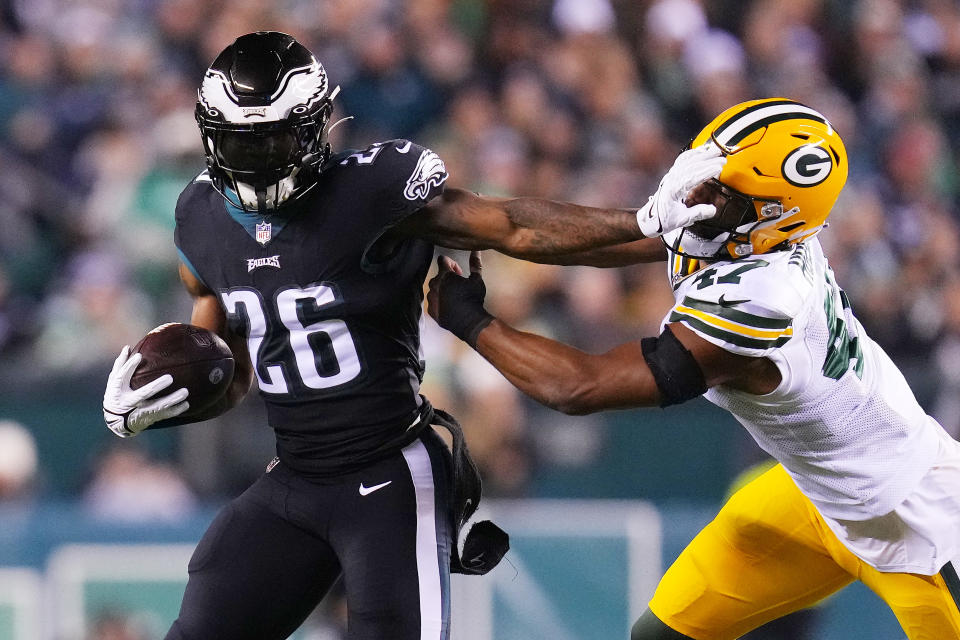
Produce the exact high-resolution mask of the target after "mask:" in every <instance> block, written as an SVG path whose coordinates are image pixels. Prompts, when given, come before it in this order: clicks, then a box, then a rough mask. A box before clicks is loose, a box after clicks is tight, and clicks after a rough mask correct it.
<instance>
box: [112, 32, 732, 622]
mask: <svg viewBox="0 0 960 640" xmlns="http://www.w3.org/2000/svg"><path fill="white" fill-rule="evenodd" d="M338 89H339V88H331V87H330V84H329V82H328V79H327V75H326V73H325V71H324V69H323V67H322V66H321V64H320V63H319V62H318V61H317V60H316V58H315V57H314V56H313V55H312V54H311V53H310V52H309V51H308V50H307V49H306V48H304V47H303V46H302V45H301V44H299V43H298V42H297V41H296V40H294V39H293V38H292V37H290V36H288V35H286V34H282V33H276V32H257V33H252V34H248V35H245V36H242V37H240V38H238V39H237V40H236V41H235V42H234V43H233V44H232V45H230V46H229V47H227V48H226V49H225V50H224V51H223V52H222V53H221V54H220V55H219V56H218V57H217V59H216V60H215V61H214V63H213V65H212V66H211V67H210V69H209V70H208V71H207V72H206V74H205V76H204V79H203V83H202V85H201V87H200V90H199V98H198V102H197V109H196V117H197V121H198V123H199V126H200V131H201V135H202V139H203V145H204V149H205V151H206V156H207V165H208V168H207V170H206V171H204V172H203V173H202V174H200V175H199V176H198V177H197V178H196V179H195V180H194V181H193V182H192V183H191V184H190V185H188V186H187V188H186V189H185V190H184V192H183V194H182V195H181V196H180V199H179V201H178V203H177V209H176V232H175V242H176V246H177V249H178V251H179V255H180V260H181V265H180V276H181V279H182V280H183V282H184V284H185V286H186V288H187V290H188V291H189V293H190V295H191V296H192V297H193V301H194V306H193V313H192V316H191V320H190V321H191V323H192V324H195V325H199V326H202V327H206V328H208V329H211V330H213V331H215V332H216V333H217V334H219V335H220V336H222V337H223V338H224V339H225V340H226V341H227V343H228V344H229V345H230V348H231V349H232V350H233V353H234V355H235V358H236V362H237V367H236V372H235V375H234V378H233V381H232V384H231V386H230V388H229V391H228V393H227V395H226V396H225V397H224V398H223V399H222V400H221V401H220V402H219V403H217V404H216V405H215V406H214V407H211V408H209V409H207V410H205V411H203V412H201V413H196V412H191V413H188V414H184V412H185V411H187V410H188V408H189V404H190V398H189V397H187V393H186V390H184V389H180V390H176V391H173V392H169V393H166V394H165V395H161V392H163V391H164V390H165V389H166V388H167V387H169V385H170V384H171V383H172V378H171V377H170V376H169V375H165V376H162V377H160V378H158V379H157V380H156V381H154V382H153V383H151V384H148V385H146V386H144V387H141V388H139V389H136V390H132V389H131V388H130V384H129V380H130V376H131V375H132V373H133V370H134V369H135V368H136V366H137V364H138V363H139V361H140V356H139V354H133V355H131V354H130V351H129V348H124V350H123V351H122V352H121V354H120V356H119V357H118V358H117V361H116V363H115V365H114V368H113V371H112V372H111V374H110V378H109V380H108V383H107V390H106V393H105V395H104V419H105V421H106V422H107V425H108V426H109V427H110V429H111V430H113V431H114V432H115V433H116V434H117V435H119V436H122V437H126V436H132V435H135V434H137V433H139V432H140V431H143V430H144V429H147V428H157V427H165V426H173V425H176V424H184V423H187V422H196V421H199V420H206V419H209V418H213V417H215V416H217V415H220V414H222V413H223V412H225V411H227V410H228V409H229V408H231V407H233V406H235V405H236V404H237V402H239V400H240V399H241V398H242V397H243V396H244V394H246V392H247V390H248V389H249V387H250V385H251V383H252V381H253V379H254V378H256V380H257V383H258V386H259V389H260V394H261V396H262V398H263V400H264V402H265V403H266V406H267V410H268V419H269V423H270V426H271V427H272V428H273V429H274V431H275V432H276V441H277V457H276V458H275V459H274V461H273V462H271V464H270V465H269V466H268V467H267V472H266V473H265V474H264V475H263V476H262V477H261V478H260V479H259V480H258V481H256V482H255V483H254V484H253V485H252V486H251V487H250V488H249V489H248V490H247V491H246V492H244V493H243V495H241V496H240V497H239V498H237V499H235V500H233V501H232V502H231V503H230V504H228V505H227V506H226V507H225V508H224V509H223V510H222V511H221V512H220V514H219V515H218V516H217V518H216V519H215V520H214V522H213V523H212V524H211V526H210V528H209V530H208V531H207V533H206V534H205V535H204V537H203V539H202V540H201V541H200V543H199V545H198V546H197V549H196V551H195V553H194V555H193V557H192V559H191V561H190V564H189V581H188V584H187V588H186V592H185V594H184V600H183V605H182V607H181V610H180V615H179V618H178V619H177V621H176V622H175V623H174V624H173V626H172V628H171V629H170V631H169V633H168V635H167V638H168V639H178V640H187V639H190V640H199V639H203V640H215V639H229V640H244V639H250V640H267V639H271V638H277V639H281V638H286V637H287V636H288V635H289V634H290V633H291V632H293V630H294V629H296V628H297V627H298V626H299V625H300V624H301V623H302V621H303V620H304V618H305V617H306V616H307V615H308V614H309V613H310V611H311V610H312V609H313V608H314V607H315V606H316V605H317V603H318V602H319V601H320V599H321V598H322V597H323V596H324V594H325V593H326V592H327V591H328V590H329V589H330V587H331V585H332V584H333V583H334V581H335V580H336V579H337V578H338V576H340V575H341V574H342V575H343V577H344V584H345V589H346V598H347V607H348V612H349V614H348V615H349V621H348V625H349V632H348V635H349V638H351V639H352V640H359V639H370V640H374V639H376V640H382V639H384V638H391V639H393V640H404V639H410V640H420V639H427V638H431V639H434V638H435V639H437V640H440V639H442V638H447V637H448V634H449V611H450V609H449V574H450V570H451V567H452V569H453V570H454V571H459V572H462V573H483V572H485V571H486V570H488V569H489V568H490V567H491V566H492V565H493V564H496V562H497V561H498V560H499V557H500V556H501V555H502V553H503V552H504V551H505V547H506V545H505V540H504V539H503V538H505V536H502V532H499V530H495V531H491V529H489V528H488V529H485V530H484V535H483V536H478V539H477V540H475V541H474V542H477V544H476V545H475V546H471V540H470V537H469V536H468V538H467V540H466V542H465V546H464V552H463V557H462V558H461V554H460V553H459V552H458V551H457V544H456V540H457V537H458V532H459V529H460V526H461V525H462V524H463V522H464V521H465V519H466V517H468V516H469V515H470V514H471V513H472V512H473V510H474V509H475V508H476V502H477V500H478V499H479V482H478V479H477V478H476V475H475V469H474V468H473V467H472V464H471V463H470V462H469V458H468V457H467V456H466V454H465V450H464V448H463V446H462V436H461V435H460V434H459V433H458V429H457V425H456V424H455V421H452V419H450V417H449V416H447V415H446V414H443V412H441V411H439V410H436V411H434V410H433V409H432V408H431V407H430V405H429V402H427V401H426V399H424V398H423V397H422V396H420V394H419V393H418V391H419V384H420V380H421V378H422V374H423V368H424V363H423V361H422V358H421V355H420V333H419V322H420V319H421V316H422V301H423V282H424V279H425V277H426V274H427V271H428V269H429V267H430V263H431V259H432V256H433V251H434V245H442V246H445V247H451V248H457V249H495V250H498V251H501V252H503V253H505V254H508V255H512V256H517V257H521V258H525V259H529V260H536V261H540V262H553V263H565V264H570V263H590V264H605V263H611V262H612V263H616V262H622V261H624V260H627V261H630V262H633V261H637V260H639V259H642V257H643V255H644V254H646V253H651V254H652V253H656V254H657V255H659V254H660V253H662V251H663V248H662V245H661V242H660V241H659V240H655V241H654V240H647V239H646V238H653V237H654V236H657V235H659V234H661V233H663V232H666V231H669V230H671V229H674V228H679V227H682V226H685V225H687V224H690V223H691V222H692V221H693V220H698V219H701V218H703V217H706V216H709V215H712V214H713V213H714V209H713V208H712V206H709V205H704V206H701V207H700V208H696V207H694V208H689V209H688V208H686V207H678V208H675V209H671V208H669V207H666V208H665V207H660V206H653V205H652V203H648V205H646V206H645V207H644V208H642V209H641V210H640V211H639V212H637V211H636V210H607V209H597V208H589V207H582V206H577V205H573V204H566V203H557V202H551V201H545V200H540V199H533V198H516V199H507V198H485V197H481V196H478V195H476V194H473V193H471V192H468V191H464V190H460V189H454V188H448V187H446V181H447V172H446V169H445V168H444V164H443V161H442V160H441V159H440V158H439V157H438V156H437V154H435V153H433V152H432V151H430V150H429V149H425V148H423V147H420V146H418V145H416V144H414V143H412V142H409V141H406V140H391V141H387V142H379V143H376V144H373V145H371V146H370V147H368V148H366V149H363V150H358V151H344V152H342V153H337V154H332V153H331V150H330V145H329V144H328V141H327V134H328V132H329V129H330V117H331V112H332V109H333V107H332V101H333V99H334V97H335V96H336V94H337V91H338ZM700 160H701V162H700V171H701V173H702V174H703V175H700V176H693V177H692V178H691V179H692V180H698V181H702V180H704V179H706V178H707V177H710V176H711V175H714V174H716V173H719V171H720V163H722V159H721V158H719V157H709V158H708V157H704V158H701V159H700ZM631 241H636V242H631ZM621 243H626V244H621ZM615 244H620V246H619V247H616V248H613V247H612V245H615ZM607 247H610V248H607ZM624 256H627V257H626V258H624ZM181 414H184V415H182V416H181ZM178 416H180V417H178ZM431 423H433V424H441V425H443V426H446V427H447V428H449V429H451V430H453V431H454V443H455V446H454V452H453V457H452V458H451V453H450V451H448V449H447V447H446V446H445V445H444V444H443V442H442V440H441V439H440V438H439V437H438V436H437V435H436V433H435V432H434V431H433V430H432V429H431V428H430V424H431ZM452 461H456V462H457V464H455V465H454V464H452ZM454 469H455V470H456V472H454ZM477 528H479V525H478V527H475V529H477ZM493 529H495V527H494V528H493ZM474 549H476V551H474Z"/></svg>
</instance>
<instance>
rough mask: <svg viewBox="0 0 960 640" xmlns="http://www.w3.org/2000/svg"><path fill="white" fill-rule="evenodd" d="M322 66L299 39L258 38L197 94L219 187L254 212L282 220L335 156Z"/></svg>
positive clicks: (241, 44)
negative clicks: (286, 206) (276, 215)
mask: <svg viewBox="0 0 960 640" xmlns="http://www.w3.org/2000/svg"><path fill="white" fill-rule="evenodd" d="M339 90H340V88H339V87H336V88H335V89H333V91H331V90H330V83H329V80H328V79H327V73H326V71H325V70H324V68H323V65H321V64H320V62H319V61H318V60H317V59H316V58H315V57H314V55H313V54H312V53H310V51H309V50H308V49H307V48H306V47H304V46H303V45H302V44H300V43H299V42H297V41H296V40H295V39H294V38H293V37H292V36H289V35H287V34H285V33H279V32H277V31H258V32H256V33H249V34H247V35H245V36H241V37H239V38H237V39H236V40H235V41H234V43H233V44H231V45H230V46H229V47H227V48H226V49H224V50H223V51H222V52H221V53H220V55H219V56H217V59H216V60H214V61H213V64H212V65H210V68H209V69H207V72H206V74H204V77H203V84H201V85H200V89H199V91H198V92H197V108H196V118H197V123H198V124H199V125H200V134H201V137H202V138H203V148H204V151H205V153H206V156H207V167H208V169H209V174H210V178H211V180H212V182H213V186H214V187H215V188H216V189H217V191H219V192H220V194H221V195H222V196H223V197H224V198H226V200H227V201H228V202H229V203H230V204H232V205H234V206H235V207H238V208H240V209H243V210H244V211H248V212H259V213H260V214H261V215H263V214H266V213H267V212H274V213H275V212H276V210H277V209H280V207H282V206H283V205H284V204H287V203H289V202H292V201H294V200H296V199H298V198H300V197H302V196H303V195H304V194H305V193H307V192H308V191H310V190H311V189H312V188H313V187H314V185H316V182H317V175H318V173H319V171H320V167H321V166H322V165H323V163H324V162H325V161H326V160H327V158H328V157H329V155H330V145H329V143H328V142H327V133H328V124H329V122H330V115H331V113H332V112H333V104H332V101H333V98H334V97H335V96H336V95H337V93H338V92H339Z"/></svg>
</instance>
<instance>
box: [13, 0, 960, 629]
mask: <svg viewBox="0 0 960 640" xmlns="http://www.w3.org/2000/svg"><path fill="white" fill-rule="evenodd" d="M260 29H272V30H280V31H285V32H288V33H291V34H293V35H294V36H295V37H297V38H298V39H300V40H301V41H302V42H303V43H304V44H305V45H307V46H308V47H309V48H311V49H312V50H313V51H314V52H315V53H316V54H317V56H318V57H319V58H320V60H321V61H322V62H323V64H324V65H325V67H326V69H327V72H328V73H329V75H330V78H331V80H332V82H333V83H334V84H339V85H340V86H341V87H342V91H341V94H340V97H339V98H338V105H337V111H336V113H335V118H334V119H335V120H336V119H339V118H342V117H347V116H352V118H353V119H351V120H348V121H346V122H344V123H342V124H341V125H339V126H338V127H337V128H336V129H335V131H334V133H333V136H332V140H333V144H334V146H335V148H336V149H338V150H340V149H345V148H363V147H365V146H367V145H368V144H370V143H372V142H375V141H378V140H382V139H388V138H400V137H404V138H410V139H413V140H415V141H417V142H418V143H420V144H423V145H425V146H429V147H431V148H433V149H434V150H435V151H437V152H439V153H440V155H441V156H442V157H443V158H444V160H445V161H446V163H447V167H448V170H449V172H450V176H451V177H450V184H452V185H456V186H460V187H466V188H469V189H472V190H475V191H478V192H481V193H484V194H489V195H505V196H506V195H531V196H540V197H545V198H552V199H559V200H570V201H575V202H579V203H582V204H587V205H596V206H617V207H636V206H639V205H641V204H642V203H643V202H645V201H646V198H647V197H648V196H649V195H650V194H651V193H652V192H653V190H654V189H655V187H656V185H657V182H658V181H659V179H660V177H661V176H662V174H663V173H664V172H665V171H666V170H667V169H668V168H669V166H670V165H671V163H672V161H673V159H674V158H675V157H676V155H677V153H678V152H679V151H680V150H681V149H682V148H683V146H684V145H685V144H686V143H687V142H688V141H689V140H690V139H691V138H692V137H693V136H694V135H695V134H696V133H697V132H698V131H699V129H700V128H701V127H702V126H703V125H704V124H705V123H706V122H708V121H709V120H710V119H712V118H713V117H714V116H715V115H716V114H717V113H719V112H720V111H721V110H723V109H725V108H726V107H728V106H730V105H732V104H735V103H737V102H740V101H743V100H747V99H752V98H759V97H770V96H787V97H790V98H793V99H796V100H799V101H801V102H803V103H805V104H808V105H809V106H811V107H814V108H816V109H818V110H820V111H821V112H823V113H824V114H826V115H827V117H828V118H829V119H830V120H831V121H832V123H833V124H834V126H835V127H836V129H837V130H838V131H839V132H840V133H841V135H842V136H843V138H844V140H845V141H846V145H847V149H848V151H849V154H850V178H849V181H848V184H847V187H846V190H845V191H844V193H843V195H842V196H841V199H840V201H839V203H838V204H837V206H836V208H835V210H834V213H833V215H832V216H831V218H830V226H829V229H827V230H826V231H825V232H824V233H823V234H822V236H821V238H822V241H823V243H824V245H825V248H826V250H827V253H828V256H829V257H830V259H831V263H832V265H833V268H834V269H835V271H836V273H837V277H838V280H839V282H840V284H841V286H843V287H844V288H845V289H846V291H847V292H848V294H849V296H850V298H851V300H852V303H853V308H854V311H855V313H856V314H857V316H858V317H859V318H860V319H861V321H862V322H863V323H864V324H865V325H866V328H867V330H868V331H869V332H870V333H871V334H872V335H873V336H874V337H875V338H876V339H877V340H878V341H879V342H880V343H881V344H882V345H883V346H884V347H885V348H886V349H887V350H888V352H889V353H890V354H891V356H892V357H893V358H894V360H895V361H896V362H897V363H898V364H900V366H901V367H902V368H903V369H904V371H905V373H906V374H907V377H908V379H909V380H910V382H911V384H912V385H913V386H914V389H915V391H916V393H917V395H918V397H919V399H920V400H921V402H922V403H923V404H924V406H925V407H926V408H927V410H928V411H930V412H932V413H933V414H934V415H935V416H936V417H937V418H938V419H940V420H941V422H942V423H943V424H944V426H945V427H947V429H948V430H950V431H951V432H952V433H953V434H954V435H955V436H956V435H958V433H960V181H958V174H957V150H958V149H960V4H958V3H957V2H955V0H912V1H911V0H750V1H743V0H716V1H708V0H703V1H698V0H230V1H227V0H209V1H206V2H198V1H196V0H0V373H2V372H4V371H7V372H16V373H17V375H20V372H28V375H30V376H33V377H34V379H37V380H42V379H43V378H44V377H45V376H78V377H79V376H82V377H86V378H90V377H92V378H98V377H102V378H103V379H104V380H105V378H106V374H107V372H108V371H109V366H110V362H111V361H112V359H113V358H114V357H115V355H116V353H117V352H119V350H120V348H121V347H122V346H123V345H125V344H133V343H135V342H137V341H138V340H139V338H140V337H141V336H142V335H143V334H144V333H146V332H147V331H148V330H149V329H151V328H152V327H154V326H156V325H157V324H160V323H161V322H166V321H187V319H188V318H189V313H190V304H189V299H188V296H187V295H186V293H185V292H184V291H183V290H182V287H181V285H180V283H179V281H178V280H177V275H176V274H177V268H176V267H177V258H176V252H175V250H174V246H173V239H172V230H173V211H174V203H175V202H176V198H177V195H178V194H179V192H180V190H181V189H182V188H183V187H184V186H185V184H186V183H187V182H188V181H189V180H191V179H192V178H193V176H195V175H196V174H197V173H199V172H200V171H201V170H202V169H203V168H204V161H203V156H202V153H201V145H200V139H199V135H198V130H197V127H196V123H195V121H194V118H193V110H194V103H195V97H196V87H197V85H198V84H199V82H200V80H201V78H202V75H203V72H204V70H205V69H206V67H207V66H208V65H209V63H210V62H211V61H212V60H213V59H214V57H215V56H216V54H217V53H218V52H219V51H220V50H221V49H222V48H223V47H225V46H226V45H227V44H229V43H230V42H232V41H233V39H234V38H235V37H237V36H238V35H241V34H243V33H246V32H249V31H255V30H260ZM348 223H349V213H345V216H344V224H348ZM459 257H460V258H461V260H462V258H463V256H462V255H461V256H459ZM485 267H486V268H485V273H486V279H487V281H488V291H489V293H488V300H489V304H488V307H489V309H490V310H491V311H492V312H493V313H494V314H496V315H499V316H502V317H505V318H507V319H508V320H509V321H510V322H512V323H514V324H516V325H518V326H520V327H523V328H527V329H530V330H535V331H537V332H540V333H544V334H547V335H551V336H554V337H557V338H560V339H563V340H565V341H569V342H571V343H573V344H575V345H576V346H578V347H580V348H582V349H585V350H587V351H594V352H597V351H602V350H605V349H608V348H610V347H612V346H614V345H616V344H618V343H620V342H623V341H626V340H630V339H636V338H639V337H642V336H645V335H651V334H653V333H655V332H656V331H657V330H658V324H659V322H660V320H661V318H662V316H663V313H664V312H665V311H666V309H667V308H668V307H669V305H670V304H671V303H672V296H671V294H670V290H669V288H668V286H667V281H666V277H665V269H664V267H663V265H651V266H637V267H632V268H625V269H617V270H601V269H592V268H558V267H547V266H540V265H534V264H528V263H523V262H519V261H515V260H511V259H507V258H503V257H500V256H495V255H487V256H485ZM424 348H425V352H426V355H427V363H428V369H427V377H426V380H425V381H424V392H425V393H426V394H427V395H428V396H430V397H431V398H432V401H433V403H434V404H435V405H437V406H441V407H444V408H447V409H449V410H451V411H452V412H453V413H455V414H456V415H457V416H458V417H459V418H460V420H461V422H462V423H463V424H464V425H465V427H466V428H467V430H468V438H469V441H470V445H471V448H472V450H473V453H474V456H475V457H476V459H477V460H478V462H479V463H480V465H481V466H482V467H483V473H484V477H485V483H486V484H485V490H486V494H487V495H493V496H522V495H524V494H525V493H526V492H527V488H528V483H529V481H530V477H531V474H532V473H533V472H534V469H535V467H537V466H538V465H540V466H549V465H554V464H559V465H563V464H567V465H570V464H589V463H590V460H591V457H592V456H594V455H596V452H597V451H598V449H599V448H600V447H601V446H602V442H600V435H598V434H602V430H601V429H599V428H597V429H593V428H591V425H594V426H599V425H601V424H602V421H603V420H604V419H605V418H604V417H603V416H600V417H588V418H576V419H574V418H568V417H565V416H561V415H559V414H554V413H551V412H548V411H546V410H543V409H540V408H538V407H535V406H534V405H533V404H532V403H531V402H529V401H528V400H526V399H524V398H522V397H521V396H520V395H518V393H517V392H516V391H515V390H513V388H512V387H510V386H509V385H507V383H506V382H505V381H504V380H503V379H502V378H501V377H500V376H499V374H497V373H496V372H494V371H493V370H492V369H490V368H489V367H488V366H486V364H485V363H484V362H483V361H482V360H481V359H479V358H478V357H477V356H476V355H475V354H473V353H472V352H471V351H469V350H468V349H466V348H465V347H464V346H463V345H462V344H461V343H459V341H457V340H456V339H455V338H453V337H452V336H450V335H449V334H446V333H445V332H443V331H441V330H440V329H438V328H437V327H436V326H435V325H434V324H433V323H432V321H428V322H426V324H425V334H424ZM253 395H254V394H251V396H253ZM52 400H53V401H55V399H52ZM99 402H100V399H99V397H91V398H90V404H91V407H92V409H91V410H92V411H94V413H97V412H98V411H99ZM3 417H4V416H2V415H0V418H3ZM42 428H44V425H43V424H18V423H16V422H13V421H10V420H5V421H2V422H0V500H2V499H3V498H4V497H5V498H8V499H17V498H22V497H23V496H25V495H30V494H31V493H33V494H36V493H42V487H41V488H40V489H39V490H38V484H37V483H36V482H34V479H35V478H36V477H37V476H38V475H40V474H43V472H44V459H43V456H38V454H37V448H36V446H35V444H34V442H33V435H34V434H36V433H37V431H36V430H38V429H42ZM148 437H149V436H148ZM179 437H180V446H179V447H177V449H176V450H175V451H173V452H172V453H171V454H170V455H168V456H163V457H160V458H157V457H156V456H152V455H150V454H148V453H147V452H145V451H144V450H143V449H142V448H140V447H138V445H137V444H136V443H134V444H131V443H129V442H122V443H119V444H118V445H117V446H116V448H114V449H111V450H107V451H102V452H99V455H97V456H95V457H94V456H91V459H92V460H95V465H94V466H93V467H92V468H91V469H90V471H89V474H88V478H87V480H86V482H85V483H84V486H83V487H82V488H78V493H80V494H81V496H82V499H83V500H84V502H85V504H86V505H88V507H89V509H90V510H91V512H92V513H94V514H98V515H102V516H104V517H111V518H118V519H128V520H136V519H149V518H157V517H159V518H176V517H178V516H179V515H181V514H184V513H188V512H190V510H191V509H193V508H194V506H195V505H196V504H197V503H198V501H201V500H204V499H220V498H222V497H224V496H227V495H230V494H232V493H235V492H237V491H238V490H240V489H242V488H243V487H244V486H245V485H246V484H247V483H248V482H249V481H250V479H251V478H252V477H254V476H255V475H256V474H258V473H260V472H261V471H262V468H263V463H264V462H265V461H266V460H269V458H270V457H271V456H272V436H271V433H270V431H269V430H268V429H267V428H266V427H265V426H264V417H263V414H262V410H261V409H260V407H259V404H258V402H257V400H256V398H254V397H251V398H249V399H248V401H246V402H245V403H244V404H243V405H242V406H241V407H240V408H239V409H237V410H235V411H234V412H232V413H231V414H229V415H228V416H227V417H226V418H221V419H219V420H217V421H214V423H213V424H211V425H209V426H207V427H205V428H202V429H183V430H182V434H181V435H180V436H179ZM118 442H119V441H118ZM64 446H65V447H67V448H69V447H70V446H71V445H70V443H64ZM148 487H149V491H148V490H147V488H148ZM102 623H103V627H104V628H103V629H101V630H99V631H96V632H95V633H94V635H96V637H102V638H136V637H138V636H137V635H136V633H135V631H131V630H130V629H126V630H124V629H123V628H119V629H118V628H115V627H116V625H121V626H122V625H123V624H126V623H124V622H123V621H122V620H121V621H119V622H118V621H115V620H112V619H110V618H109V616H108V617H107V618H105V619H104V620H103V621H102ZM111 625H113V626H111ZM316 633H318V634H319V633H320V632H319V631H318V632H316ZM316 637H317V638H320V637H335V634H334V633H333V632H331V635H329V636H322V635H317V636H316Z"/></svg>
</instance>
